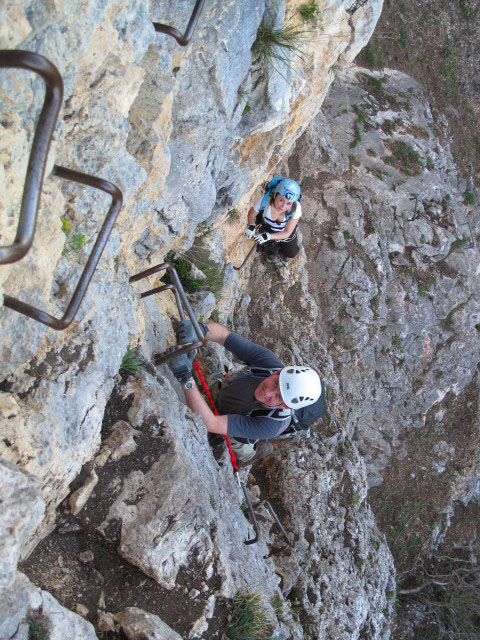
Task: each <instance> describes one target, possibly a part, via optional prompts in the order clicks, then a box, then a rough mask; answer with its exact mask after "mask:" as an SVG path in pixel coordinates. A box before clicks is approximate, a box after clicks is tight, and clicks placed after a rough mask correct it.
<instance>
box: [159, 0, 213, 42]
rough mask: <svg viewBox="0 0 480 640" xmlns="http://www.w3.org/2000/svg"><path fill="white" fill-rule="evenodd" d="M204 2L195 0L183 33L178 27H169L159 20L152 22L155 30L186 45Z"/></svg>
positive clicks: (203, 0)
mask: <svg viewBox="0 0 480 640" xmlns="http://www.w3.org/2000/svg"><path fill="white" fill-rule="evenodd" d="M204 4H205V0H197V2H196V3H195V6H194V8H193V12H192V15H191V16H190V20H189V21H188V25H187V28H186V29H185V33H184V34H183V35H182V34H181V33H180V31H179V30H178V29H175V27H170V26H168V25H167V24H163V23H161V22H154V23H153V26H154V28H155V31H156V32H157V33H165V34H166V35H167V36H171V37H172V38H175V40H176V41H177V42H178V44H179V45H180V46H181V47H186V46H187V44H188V43H189V42H190V40H191V39H192V36H193V32H194V31H195V28H196V26H197V22H198V19H199V18H200V14H201V13H202V9H203V5H204Z"/></svg>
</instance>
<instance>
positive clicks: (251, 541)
mask: <svg viewBox="0 0 480 640" xmlns="http://www.w3.org/2000/svg"><path fill="white" fill-rule="evenodd" d="M193 369H194V371H195V372H196V373H197V374H198V377H199V378H200V382H201V383H202V387H203V390H204V391H205V395H206V396H207V398H208V402H209V404H210V407H211V409H212V411H213V413H214V414H215V415H216V416H218V415H220V414H219V413H218V410H217V407H216V406H215V402H214V400H213V397H212V394H211V392H210V389H209V388H208V384H207V381H206V380H205V376H204V375H203V372H202V370H201V368H200V365H199V363H198V362H197V361H196V360H195V361H194V362H193ZM223 437H224V438H225V443H226V445H227V448H228V452H229V454H230V460H231V462H232V467H233V472H234V473H235V475H236V477H237V481H238V484H239V485H240V487H241V489H242V491H243V495H244V496H245V501H246V503H247V507H248V513H249V514H250V519H251V522H252V525H253V528H254V530H255V536H254V537H253V538H251V539H248V540H244V543H245V544H255V543H256V542H257V541H258V538H259V536H260V530H259V527H258V523H257V518H256V517H255V512H254V511H253V505H252V501H251V500H250V496H249V494H248V491H247V487H246V485H245V483H244V482H242V481H241V480H240V476H239V474H238V464H237V457H236V455H235V452H234V451H233V448H232V443H231V442H230V438H229V437H228V436H227V435H226V434H225V435H224V436H223ZM265 505H266V506H267V508H268V510H269V511H270V513H271V515H272V517H273V518H274V519H275V522H276V523H277V524H278V526H279V528H280V531H281V532H282V534H283V536H284V537H285V539H286V541H287V543H288V544H291V542H290V538H289V536H288V534H287V532H286V531H285V529H284V528H283V526H282V523H281V522H280V520H279V518H278V516H277V514H276V513H275V511H274V509H273V507H272V505H271V504H270V503H269V502H267V501H266V502H265Z"/></svg>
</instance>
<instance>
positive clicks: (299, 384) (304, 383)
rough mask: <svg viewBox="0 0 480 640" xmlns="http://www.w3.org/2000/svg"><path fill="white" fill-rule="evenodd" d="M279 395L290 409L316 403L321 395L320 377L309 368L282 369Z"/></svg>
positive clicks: (293, 366) (293, 367)
mask: <svg viewBox="0 0 480 640" xmlns="http://www.w3.org/2000/svg"><path fill="white" fill-rule="evenodd" d="M279 382H280V393H281V394H282V398H283V401H284V403H285V404H286V405H287V407H290V409H302V408H303V407H308V405H310V404H313V403H314V402H316V401H317V400H318V399H319V397H320V395H321V393H322V383H321V382H320V377H319V375H318V373H317V372H316V371H314V369H311V368H310V367H297V366H295V365H292V366H291V367H284V368H283V369H282V370H281V371H280V380H279Z"/></svg>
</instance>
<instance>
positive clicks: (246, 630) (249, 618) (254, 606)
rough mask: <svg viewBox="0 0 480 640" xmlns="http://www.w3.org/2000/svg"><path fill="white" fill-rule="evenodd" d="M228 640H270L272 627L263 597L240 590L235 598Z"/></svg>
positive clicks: (228, 628)
mask: <svg viewBox="0 0 480 640" xmlns="http://www.w3.org/2000/svg"><path fill="white" fill-rule="evenodd" d="M225 635H226V637H227V638H228V640H270V639H271V637H272V625H271V622H270V620H269V618H268V615H267V612H266V610H265V608H264V605H263V603H262V596H261V595H260V594H258V593H250V592H249V591H247V589H240V590H239V591H238V592H237V593H236V594H235V596H234V597H233V611H232V618H231V620H230V622H229V624H228V627H227V630H226V633H225Z"/></svg>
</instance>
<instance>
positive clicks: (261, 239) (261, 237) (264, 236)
mask: <svg viewBox="0 0 480 640" xmlns="http://www.w3.org/2000/svg"><path fill="white" fill-rule="evenodd" d="M269 240H270V234H269V233H268V231H264V232H263V233H259V234H258V235H256V236H255V242H256V243H257V244H265V242H268V241H269Z"/></svg>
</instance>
